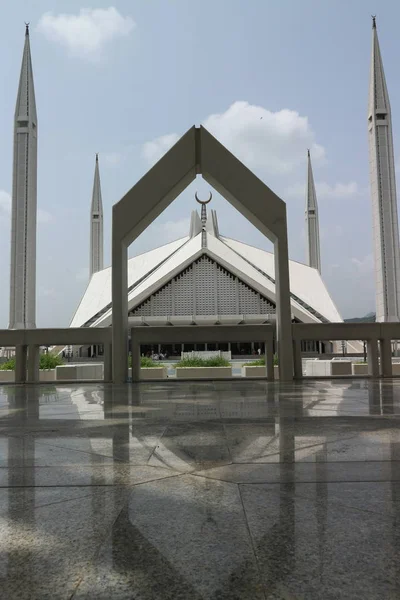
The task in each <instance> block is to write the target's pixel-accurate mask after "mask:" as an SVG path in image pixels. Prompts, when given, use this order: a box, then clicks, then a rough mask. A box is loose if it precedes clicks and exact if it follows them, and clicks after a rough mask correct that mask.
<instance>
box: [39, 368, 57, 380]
mask: <svg viewBox="0 0 400 600" xmlns="http://www.w3.org/2000/svg"><path fill="white" fill-rule="evenodd" d="M55 380H56V370H55V369H41V370H40V371H39V381H55Z"/></svg>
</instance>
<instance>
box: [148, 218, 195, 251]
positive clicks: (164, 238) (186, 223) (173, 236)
mask: <svg viewBox="0 0 400 600" xmlns="http://www.w3.org/2000/svg"><path fill="white" fill-rule="evenodd" d="M155 229H156V230H157V231H156V235H157V245H161V244H168V242H174V241H175V240H178V239H180V238H183V237H186V236H188V235H189V230H190V219H178V220H177V221H166V222H165V223H160V224H159V225H158V224H157V225H156V226H155Z"/></svg>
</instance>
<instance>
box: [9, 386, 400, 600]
mask: <svg viewBox="0 0 400 600" xmlns="http://www.w3.org/2000/svg"><path fill="white" fill-rule="evenodd" d="M399 425H400V380H393V381H385V382H382V381H381V382H373V381H367V380H365V381H363V380H357V381H350V380H343V381H339V380H335V381H321V380H320V381H314V382H312V381H308V382H307V381H305V382H303V383H293V384H283V383H281V384H279V383H275V384H274V383H266V382H262V381H245V380H243V381H232V382H227V381H223V382H216V383H211V382H204V383H195V384H194V383H188V382H166V383H161V382H160V383H154V384H140V385H136V386H133V385H126V386H112V385H101V384H98V385H78V384H76V385H70V386H67V385H56V386H55V385H41V386H37V387H30V386H14V385H8V386H6V385H4V386H3V387H0V598H1V599H4V600H13V599H14V598H15V599H18V600H25V599H26V600H28V599H29V600H36V599H37V600H46V599H49V600H58V599H72V598H73V599H83V598H87V599H92V598H93V599H104V600H113V599H116V600H119V599H121V600H122V599H124V600H125V599H126V600H208V599H210V600H211V599H213V600H235V599H238V600H239V599H249V600H258V599H264V600H265V599H268V600H278V599H279V600H280V599H282V600H297V599H299V600H300V599H301V600H313V599H318V600H320V599H321V600H330V599H332V600H336V599H360V600H369V599H379V600H385V599H390V600H394V599H399V598H400V429H399Z"/></svg>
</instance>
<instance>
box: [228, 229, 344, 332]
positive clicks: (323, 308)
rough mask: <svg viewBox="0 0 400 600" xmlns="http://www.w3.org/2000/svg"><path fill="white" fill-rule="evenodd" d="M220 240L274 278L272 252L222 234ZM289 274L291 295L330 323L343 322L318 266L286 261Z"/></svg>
mask: <svg viewBox="0 0 400 600" xmlns="http://www.w3.org/2000/svg"><path fill="white" fill-rule="evenodd" d="M221 241H222V242H223V243H224V244H226V245H227V246H229V248H232V249H233V250H235V252H237V253H238V254H240V255H241V256H243V257H244V258H245V259H247V260H248V261H249V262H251V263H252V264H253V265H254V266H256V267H258V268H259V269H261V270H262V271H264V272H266V273H267V274H268V275H270V276H271V277H272V278H273V279H275V260H274V255H273V253H272V252H267V251H266V250H261V249H260V248H255V247H254V246H249V245H248V244H244V243H243V242H238V241H237V240H233V239H230V238H226V237H221ZM289 277H290V291H291V293H292V294H294V295H295V296H297V297H298V298H300V299H301V300H302V301H303V302H304V303H305V304H307V305H309V306H311V307H312V308H314V310H316V311H318V312H319V313H320V314H321V315H323V316H324V317H325V318H326V319H327V320H328V321H330V322H331V323H339V322H342V321H343V319H342V317H341V315H340V313H339V311H338V309H337V308H336V306H335V303H334V302H333V300H332V298H331V297H330V295H329V292H328V290H327V289H326V286H325V283H324V281H323V279H322V277H321V275H320V274H319V273H318V271H317V269H313V268H311V267H309V266H308V265H304V264H303V263H299V262H296V261H294V260H289ZM274 289H275V286H274ZM292 302H293V300H292Z"/></svg>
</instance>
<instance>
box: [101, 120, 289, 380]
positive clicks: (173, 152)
mask: <svg viewBox="0 0 400 600" xmlns="http://www.w3.org/2000/svg"><path fill="white" fill-rule="evenodd" d="M199 174H201V175H202V176H203V178H204V179H205V180H206V181H207V182H208V183H210V184H211V185H212V186H213V187H214V188H215V189H216V190H217V191H218V192H219V193H220V194H221V195H222V196H223V197H224V198H226V200H228V201H229V202H230V203H231V204H232V205H233V206H234V207H235V208H236V209H237V210H238V211H239V212H240V213H242V215H244V216H245V217H246V218H247V219H248V220H249V221H250V222H251V223H252V224H253V225H254V226H255V227H257V229H259V230H260V231H261V232H262V233H263V234H264V235H265V236H266V237H267V238H268V239H270V240H271V241H272V242H273V243H274V252H275V280H276V313H277V314H276V317H277V328H278V349H279V370H280V374H279V376H280V379H281V380H285V381H288V380H291V379H292V378H293V347H292V326H291V308H290V289H289V257H288V240H287V221H286V204H285V203H284V202H283V200H281V199H280V198H279V197H278V196H277V195H276V194H274V192H273V191H272V190H270V189H269V187H268V186H266V185H265V184H264V183H263V182H262V181H261V180H260V179H258V177H256V176H255V175H254V174H253V173H252V172H251V171H250V170H249V169H248V168H247V167H245V166H244V165H243V164H242V163H241V162H240V161H239V160H238V159H237V158H236V157H235V156H233V154H231V153H230V152H229V151H228V150H227V149H226V148H225V147H224V146H223V145H222V144H220V143H219V142H218V141H217V140H216V139H215V138H214V137H213V136H212V135H211V134H210V133H209V132H208V131H207V130H206V129H205V128H204V127H192V128H191V129H189V130H188V131H187V132H186V133H185V134H184V135H183V136H182V137H181V138H180V140H179V141H178V142H177V143H176V144H175V145H174V146H173V147H172V148H171V149H170V150H169V151H168V152H167V153H166V154H165V155H164V156H163V157H162V158H161V159H160V160H159V162H158V163H157V164H155V165H154V167H153V168H152V169H150V171H148V172H147V173H146V175H144V177H142V179H140V181H138V183H137V184H136V185H134V186H133V187H132V188H131V189H130V190H129V192H128V193H127V194H126V195H125V196H124V197H123V198H122V199H121V200H120V201H119V202H118V203H117V204H115V205H114V206H113V218H112V329H113V334H112V343H113V346H112V353H113V381H114V382H115V383H123V382H125V381H127V378H128V343H127V342H128V286H127V262H128V247H129V246H130V244H131V243H132V242H133V241H134V240H135V239H136V238H137V237H138V236H139V235H140V234H141V233H142V232H143V231H144V230H145V229H146V228H147V227H148V226H149V225H150V224H151V223H152V222H153V221H154V219H156V217H158V215H159V214H160V213H162V212H163V210H165V208H167V206H168V205H169V204H171V202H173V200H175V198H176V197H177V196H179V194H180V193H181V192H182V191H183V190H184V189H185V188H186V187H187V186H188V185H189V184H190V183H191V182H192V181H193V180H194V179H195V177H196V175H199Z"/></svg>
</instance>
